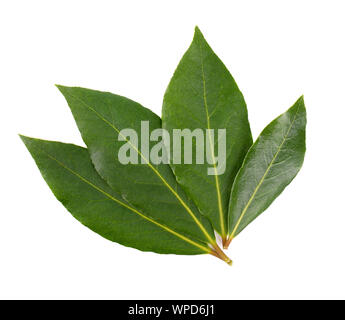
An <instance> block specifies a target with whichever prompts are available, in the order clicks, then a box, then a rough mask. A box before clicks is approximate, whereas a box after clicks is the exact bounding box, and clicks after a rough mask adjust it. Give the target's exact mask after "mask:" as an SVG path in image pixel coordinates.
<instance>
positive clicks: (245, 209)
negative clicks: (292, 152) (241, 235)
mask: <svg viewBox="0 0 345 320" xmlns="http://www.w3.org/2000/svg"><path fill="white" fill-rule="evenodd" d="M298 110H299V106H298V108H297V111H296V113H295V115H294V117H293V119H292V122H291V124H290V126H289V128H288V131H287V132H286V134H285V135H284V137H283V140H282V142H281V144H280V145H279V147H278V149H277V151H276V153H275V154H274V156H273V158H272V160H271V162H270V163H269V165H268V167H267V169H266V171H265V173H264V174H263V176H262V178H261V179H260V181H259V183H258V185H257V186H256V188H255V190H254V192H253V194H252V195H251V197H250V198H249V200H248V202H247V204H246V205H245V207H244V209H243V210H242V212H241V215H240V217H239V219H238V221H237V223H236V225H235V227H234V229H233V231H232V232H231V235H230V240H232V239H233V238H234V237H235V233H236V231H237V229H238V227H239V225H240V223H241V221H242V219H243V217H244V215H245V214H246V212H247V210H248V208H249V206H250V204H251V203H252V202H253V200H254V198H255V196H256V194H257V192H258V191H259V189H260V187H261V185H262V184H263V182H264V181H265V178H266V176H267V174H268V173H269V171H270V170H271V167H272V166H273V164H274V161H275V160H276V158H277V157H278V154H279V153H280V151H281V149H282V147H283V145H284V143H285V142H286V140H287V137H288V136H289V134H290V131H291V128H292V125H293V124H294V122H295V120H296V116H297V113H298Z"/></svg>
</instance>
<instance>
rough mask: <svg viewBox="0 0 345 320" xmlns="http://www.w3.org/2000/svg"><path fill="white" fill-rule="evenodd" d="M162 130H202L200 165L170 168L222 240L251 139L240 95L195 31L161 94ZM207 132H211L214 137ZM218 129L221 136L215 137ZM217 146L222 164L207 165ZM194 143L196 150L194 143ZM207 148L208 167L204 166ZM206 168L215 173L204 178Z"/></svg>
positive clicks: (197, 31) (183, 165)
mask: <svg viewBox="0 0 345 320" xmlns="http://www.w3.org/2000/svg"><path fill="white" fill-rule="evenodd" d="M162 125H163V128H165V129H167V130H168V131H169V133H170V134H171V135H172V133H173V130H174V129H182V130H183V129H186V128H187V129H190V130H191V131H194V130H195V129H198V130H199V129H202V131H203V133H204V137H205V138H204V142H203V144H204V157H203V158H204V164H197V163H196V160H195V158H194V160H193V163H192V164H186V163H185V162H186V161H184V159H183V154H182V161H181V164H177V163H172V164H171V166H172V168H173V171H174V173H175V175H176V177H177V181H178V182H179V183H180V184H181V185H182V186H183V187H184V188H185V190H186V192H187V193H188V195H190V197H191V198H192V199H193V200H194V201H195V203H196V204H197V206H198V207H199V209H200V210H201V212H202V213H203V214H204V215H206V216H207V217H209V218H210V220H211V221H212V224H213V226H214V228H215V230H216V231H217V232H218V233H219V234H221V235H222V236H223V238H225V237H226V232H227V212H228V203H229V197H230V191H231V187H232V184H233V180H234V178H235V176H236V174H237V172H238V170H239V168H240V166H241V164H242V161H243V159H244V156H245V154H246V153H247V151H248V149H249V147H250V146H251V144H252V136H251V131H250V127H249V122H248V115H247V107H246V103H245V101H244V98H243V95H242V93H241V92H240V90H239V89H238V87H237V85H236V83H235V81H234V79H233V78H232V76H231V74H230V73H229V71H228V70H227V69H226V67H225V66H224V64H223V63H222V61H221V60H220V59H219V58H218V57H217V56H216V54H215V53H214V52H213V51H212V49H211V48H210V46H209V45H208V43H207V42H206V40H205V39H204V37H203V35H202V34H201V32H200V30H199V29H198V28H196V30H195V34H194V39H193V42H192V44H191V46H190V47H189V49H188V50H187V52H186V53H185V54H184V56H183V58H182V60H181V61H180V63H179V65H178V67H177V69H176V71H175V73H174V76H173V78H172V79H171V81H170V84H169V86H168V88H167V90H166V93H165V96H164V103H163V111H162ZM207 129H214V130H215V131H214V135H213V136H212V135H211V133H210V131H207ZM218 129H225V130H226V131H225V132H221V133H219V134H218V131H217V130H218ZM222 140H223V141H222ZM218 141H219V143H221V141H222V142H223V143H224V145H225V146H226V154H225V157H226V159H225V161H224V165H221V164H220V163H218V164H219V165H217V164H212V162H213V160H215V159H216V158H217V156H219V152H218V146H219V145H218ZM193 143H194V147H193V148H195V146H196V144H197V142H196V140H193ZM198 146H199V147H200V141H199V142H198ZM207 147H209V150H210V160H212V161H211V164H209V162H210V161H207V156H206V151H207ZM193 152H196V148H195V149H194V150H193ZM171 158H173V155H172V157H171ZM175 162H176V161H175ZM209 168H213V169H214V174H212V175H209V174H208V169H209Z"/></svg>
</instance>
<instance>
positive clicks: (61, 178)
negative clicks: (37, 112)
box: [21, 136, 211, 254]
mask: <svg viewBox="0 0 345 320" xmlns="http://www.w3.org/2000/svg"><path fill="white" fill-rule="evenodd" d="M21 138H22V140H23V142H24V143H25V145H26V147H27V148H28V150H29V151H30V153H31V155H32V157H33V158H34V159H35V161H36V164H37V166H38V168H39V169H40V171H41V173H42V176H43V177H44V179H45V180H46V182H47V184H48V185H49V187H50V188H51V190H52V191H53V193H54V194H55V196H56V198H57V199H58V200H59V201H60V202H61V203H62V204H63V205H64V206H65V207H66V208H67V210H69V211H70V212H71V214H72V215H73V216H74V217H75V218H76V219H78V220H79V221H80V222H81V223H83V224H84V225H85V226H87V227H88V228H90V229H91V230H93V231H95V232H97V233H98V234H100V235H101V236H103V237H105V238H107V239H109V240H111V241H115V242H118V243H121V244H123V245H125V246H129V247H133V248H137V249H139V250H142V251H153V252H157V253H175V254H202V253H210V251H211V249H210V248H209V247H208V246H207V245H206V244H205V243H202V242H200V241H198V240H196V239H193V238H192V237H191V236H190V235H189V234H183V233H182V232H179V231H177V230H176V229H175V226H176V224H175V222H174V220H171V221H170V222H171V224H170V225H166V224H164V223H163V222H161V221H160V220H159V219H156V218H154V217H151V216H150V215H149V214H148V213H144V212H142V211H140V210H138V209H136V208H134V207H133V206H131V205H130V204H129V203H128V202H126V201H125V200H124V199H123V198H122V197H121V196H120V195H119V194H117V193H116V192H114V191H113V190H112V189H111V188H110V187H109V186H108V185H107V184H106V183H105V181H104V180H103V179H102V178H101V177H100V176H99V175H98V174H97V172H96V170H95V169H94V167H93V165H92V163H91V160H90V157H89V154H88V152H87V150H86V149H84V148H82V147H78V146H75V145H72V144H65V143H59V142H51V141H44V140H38V139H33V138H28V137H24V136H21ZM118 175H119V176H120V173H118ZM176 220H177V219H176Z"/></svg>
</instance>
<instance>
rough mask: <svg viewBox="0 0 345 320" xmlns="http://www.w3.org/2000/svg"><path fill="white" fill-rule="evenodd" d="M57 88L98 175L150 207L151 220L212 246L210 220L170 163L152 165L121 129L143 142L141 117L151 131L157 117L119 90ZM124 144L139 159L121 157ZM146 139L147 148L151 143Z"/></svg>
mask: <svg viewBox="0 0 345 320" xmlns="http://www.w3.org/2000/svg"><path fill="white" fill-rule="evenodd" d="M58 88H59V90H60V91H61V93H62V94H63V95H64V96H65V98H66V100H67V102H68V104H69V106H70V108H71V111H72V113H73V116H74V118H75V120H76V122H77V125H78V127H79V130H80V132H81V135H82V138H83V140H84V142H85V144H86V145H87V147H88V150H89V153H90V155H91V160H92V162H93V164H94V166H95V169H96V171H97V172H98V173H99V174H100V176H101V177H102V178H103V179H105V180H106V181H107V183H108V184H109V185H110V186H111V187H112V188H113V189H114V190H115V191H117V192H119V193H120V194H121V195H122V197H123V198H124V199H126V200H127V201H128V202H129V203H130V204H131V205H133V206H134V207H136V208H138V209H139V210H142V211H144V212H149V213H150V216H151V217H152V218H153V219H157V220H159V221H161V223H163V224H165V225H174V226H175V227H176V229H178V230H180V231H181V232H182V233H183V234H189V235H190V236H191V237H193V238H194V239H197V240H199V241H201V242H204V243H208V244H211V245H212V246H213V247H216V246H217V244H216V241H215V238H214V233H213V229H212V226H211V224H210V223H209V221H208V220H207V219H206V218H205V217H203V216H202V215H201V214H200V213H199V211H198V209H197V207H196V206H195V205H194V204H193V202H192V201H190V199H189V198H188V197H187V196H186V195H185V193H184V192H183V190H182V189H181V187H180V186H179V185H178V184H177V182H176V179H175V177H174V175H173V173H172V171H171V168H170V167H169V165H168V164H159V165H154V164H152V163H151V160H150V158H149V155H148V154H146V152H145V151H143V150H141V149H139V146H138V145H135V141H132V139H130V138H128V137H126V136H124V135H123V134H122V133H121V130H122V129H127V128H131V129H134V130H135V132H136V133H137V135H138V139H139V141H141V139H142V138H145V137H142V136H141V125H142V123H141V122H142V121H148V123H149V135H150V134H151V133H152V131H153V130H155V129H159V128H161V120H160V118H159V117H158V116H157V115H155V114H154V113H153V112H151V111H150V110H149V109H146V108H144V107H142V106H141V105H139V104H138V103H136V102H134V101H131V100H129V99H126V98H124V97H121V96H118V95H114V94H111V93H106V92H100V91H94V90H89V89H83V88H71V87H63V86H58ZM119 138H120V139H121V140H124V141H125V142H124V141H119ZM124 143H127V144H129V146H130V150H129V151H130V152H133V153H134V156H138V159H139V163H138V164H132V163H128V164H122V163H121V162H120V161H119V158H118V153H119V150H120V148H121V147H122V146H123V145H124ZM150 143H151V144H150V148H149V150H151V147H152V146H153V145H154V144H155V143H154V142H152V141H151V142H150ZM140 162H142V163H140Z"/></svg>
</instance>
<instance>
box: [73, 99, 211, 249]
mask: <svg viewBox="0 0 345 320" xmlns="http://www.w3.org/2000/svg"><path fill="white" fill-rule="evenodd" d="M68 94H69V95H70V96H71V97H72V98H74V99H76V100H78V101H79V102H81V103H82V104H83V105H84V106H85V107H86V108H88V109H89V110H91V111H92V112H94V113H95V114H96V115H97V116H98V117H99V118H100V119H101V120H102V121H104V122H105V123H106V124H107V125H109V126H110V127H111V128H112V129H114V130H115V131H116V132H117V133H118V134H119V135H121V137H122V138H123V139H124V141H126V142H127V143H128V144H129V145H130V146H131V147H132V148H133V149H134V150H135V151H136V152H137V153H138V154H139V155H140V156H141V157H142V158H143V160H144V161H145V162H146V164H147V165H148V166H149V168H150V169H151V170H152V171H153V172H154V173H155V174H156V175H157V176H158V177H159V178H160V179H161V180H162V182H163V183H164V185H165V186H166V187H167V188H168V189H169V191H170V192H171V193H172V194H173V195H174V196H175V197H176V198H177V200H178V201H179V202H180V203H181V205H182V206H183V208H184V209H185V210H186V211H187V213H188V214H189V215H190V216H191V217H192V219H193V221H194V222H195V223H196V225H197V226H198V227H199V229H200V230H201V231H202V233H203V234H204V235H205V236H206V238H207V240H208V241H209V242H210V244H211V245H215V244H216V242H215V240H214V239H212V237H211V236H210V235H209V233H208V232H207V231H206V229H205V228H204V226H203V225H202V224H201V222H200V221H199V220H198V218H197V217H196V216H195V215H194V213H193V212H192V210H191V209H190V208H189V206H188V205H187V204H186V203H185V202H184V201H183V200H182V199H181V197H180V196H179V195H178V194H177V192H176V191H175V190H174V189H173V188H172V187H171V186H170V184H169V183H168V182H167V181H166V180H165V179H164V177H163V176H162V175H161V174H160V172H159V171H158V170H157V169H156V168H155V167H153V166H152V165H151V163H150V162H149V161H148V160H147V159H146V157H144V155H143V154H142V153H141V152H140V151H139V150H138V148H136V147H135V146H134V145H133V144H132V143H131V142H130V141H129V140H128V139H127V138H126V137H125V136H123V135H122V134H121V132H120V130H119V129H118V128H117V127H115V125H114V124H112V123H111V122H109V121H108V120H107V119H105V118H104V117H103V116H102V115H101V114H100V113H98V112H97V111H96V110H95V109H93V108H92V107H91V106H89V105H88V104H87V103H86V102H85V101H83V100H82V99H80V98H79V97H77V96H74V95H73V94H71V93H68Z"/></svg>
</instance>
